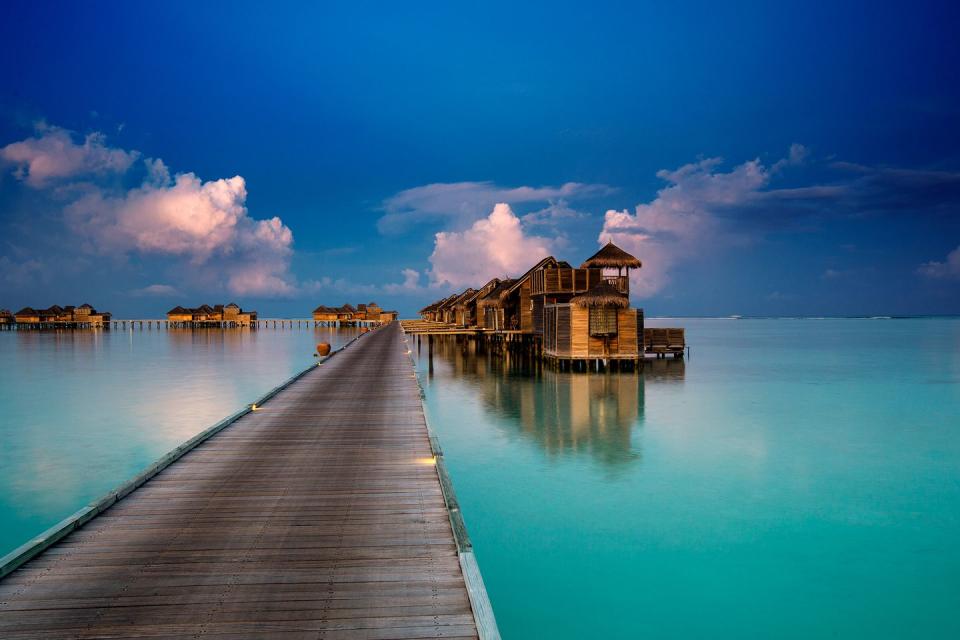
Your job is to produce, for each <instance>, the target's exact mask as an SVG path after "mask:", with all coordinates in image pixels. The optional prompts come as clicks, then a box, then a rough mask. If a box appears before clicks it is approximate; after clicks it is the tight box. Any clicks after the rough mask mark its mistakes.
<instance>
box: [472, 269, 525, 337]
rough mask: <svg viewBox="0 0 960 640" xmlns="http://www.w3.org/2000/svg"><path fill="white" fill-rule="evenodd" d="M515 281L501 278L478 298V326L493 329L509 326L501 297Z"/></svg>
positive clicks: (499, 329)
mask: <svg viewBox="0 0 960 640" xmlns="http://www.w3.org/2000/svg"><path fill="white" fill-rule="evenodd" d="M514 282H516V280H513V279H511V278H506V279H504V280H501V281H500V282H498V283H497V285H496V286H495V287H494V288H493V289H491V290H490V292H489V293H487V294H486V295H483V296H480V297H479V298H478V299H477V326H479V327H481V328H483V329H490V330H493V331H502V330H505V329H506V328H507V321H506V313H505V311H504V307H503V305H502V304H501V297H502V296H503V294H504V293H505V292H506V291H507V289H509V288H510V287H512V286H513V283H514Z"/></svg>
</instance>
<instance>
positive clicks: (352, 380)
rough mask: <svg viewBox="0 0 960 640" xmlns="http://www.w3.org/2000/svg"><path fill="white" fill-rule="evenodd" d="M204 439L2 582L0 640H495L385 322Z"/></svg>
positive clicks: (451, 500)
mask: <svg viewBox="0 0 960 640" xmlns="http://www.w3.org/2000/svg"><path fill="white" fill-rule="evenodd" d="M212 433H213V434H212V435H209V437H207V436H203V437H201V438H199V439H198V442H197V443H196V446H194V447H193V448H190V449H189V450H188V451H187V452H186V453H183V454H182V455H180V454H177V455H174V456H173V457H172V458H171V459H172V460H173V461H172V462H170V463H169V465H168V466H164V465H166V464H167V463H164V464H162V465H161V470H159V471H158V472H156V474H155V475H152V477H151V478H150V479H149V480H148V481H145V482H144V483H143V484H142V485H141V486H139V488H136V489H135V490H133V491H132V492H130V493H129V495H127V496H126V497H123V498H122V500H119V502H116V503H115V504H112V506H110V504H111V502H113V501H115V499H116V498H114V500H111V499H110V498H109V497H108V499H107V500H106V502H101V503H98V504H96V505H93V506H92V507H93V508H94V510H95V511H96V512H99V511H102V513H99V515H96V517H90V516H89V514H88V515H82V514H84V512H83V511H81V512H78V515H77V516H75V518H76V520H75V521H74V522H73V524H72V525H71V524H70V522H66V523H64V525H63V526H64V527H66V528H67V529H68V530H69V529H75V530H73V531H72V532H71V533H69V534H68V535H66V536H65V537H63V538H62V539H61V540H60V541H59V542H57V543H55V544H53V545H52V546H50V547H49V548H47V549H46V551H44V552H42V553H41V554H39V555H36V557H33V558H32V559H30V560H29V561H27V562H26V563H25V564H23V565H22V566H20V568H18V569H16V570H15V571H13V572H12V573H10V575H8V576H7V577H6V578H5V579H3V580H2V581H0V637H2V638H4V639H6V640H14V639H19V638H93V637H96V638H120V637H141V638H146V637H151V638H188V637H189V638H207V637H210V638H255V637H256V638H263V637H275V636H276V637H283V638H323V639H335V638H428V637H429V638H438V637H440V638H476V637H480V638H499V635H498V634H497V631H496V625H495V622H493V618H492V613H491V611H490V608H489V601H488V600H487V598H486V593H485V591H484V590H483V583H482V580H480V578H479V572H478V571H477V569H476V563H475V560H474V559H473V555H472V550H471V548H470V546H469V541H468V540H467V539H466V537H465V530H464V528H463V526H462V520H461V519H460V517H459V509H458V508H457V507H456V500H455V497H454V496H453V494H452V491H451V490H450V486H449V480H448V476H447V475H446V473H445V472H444V469H443V466H442V455H440V452H439V451H438V448H437V447H436V445H435V443H433V442H432V440H431V438H430V437H429V435H428V428H427V425H426V421H425V417H424V413H423V408H422V404H421V400H420V390H419V387H418V384H417V380H416V376H415V375H414V372H413V369H412V366H411V361H410V356H409V351H408V348H407V345H406V341H405V339H404V337H403V334H402V332H401V328H400V325H399V324H398V323H392V324H390V325H387V326H386V327H383V328H381V329H379V330H376V331H373V332H371V333H368V334H365V335H363V336H362V337H361V338H359V339H358V340H356V341H355V342H354V343H353V344H352V345H351V346H350V347H348V348H347V349H345V350H343V351H342V352H340V353H338V354H336V355H335V356H334V357H332V358H330V359H328V360H327V361H325V362H324V363H323V364H321V365H320V366H315V367H313V368H312V369H311V370H310V371H308V372H307V373H305V374H303V375H302V376H301V377H299V379H297V380H296V381H295V382H292V383H291V384H290V385H289V386H287V387H286V388H285V389H283V390H282V391H279V392H278V393H277V394H276V395H275V396H273V397H272V398H271V399H270V400H268V401H267V402H266V403H265V404H262V405H261V406H255V407H254V408H253V410H252V411H250V410H248V411H246V412H243V413H242V415H240V416H239V417H236V418H235V419H233V418H231V420H230V424H229V426H224V425H221V426H220V427H217V428H215V429H214V430H213V432H212ZM191 446H192V445H191ZM124 492H125V491H124ZM121 493H123V492H121ZM104 505H107V506H104ZM84 521H86V523H85V524H83V522H84ZM48 535H49V536H50V540H56V538H57V536H58V535H60V534H57V533H56V532H55V531H51V532H48ZM35 542H36V545H39V547H42V546H44V545H43V544H42V541H35ZM36 545H35V546H34V547H33V549H34V550H35V549H36V548H38V547H37V546H36ZM22 549H26V550H24V551H22V552H21V553H22V554H24V556H25V557H26V556H29V555H31V554H32V553H33V551H31V550H30V548H29V545H26V546H25V547H24V548H22ZM14 555H15V554H11V556H14ZM11 556H7V558H5V559H3V561H6V562H8V564H9V563H11V560H10V558H11ZM3 561H0V564H2V562H3ZM18 562H19V560H16V559H14V561H13V564H16V563H18ZM9 566H13V565H12V564H11V565H9ZM2 571H3V567H2V566H0V572H2ZM0 575H2V573H0Z"/></svg>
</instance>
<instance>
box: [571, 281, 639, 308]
mask: <svg viewBox="0 0 960 640" xmlns="http://www.w3.org/2000/svg"><path fill="white" fill-rule="evenodd" d="M570 302H571V303H572V304H575V305H577V306H578V307H584V308H587V307H619V308H621V309H625V308H627V307H629V306H630V299H629V298H627V296H625V295H623V294H622V293H620V292H619V291H618V290H617V288H616V287H614V286H613V285H612V284H610V283H609V282H602V281H601V282H598V283H597V284H595V285H593V286H592V287H590V290H589V291H587V292H586V293H581V294H580V295H578V296H576V297H575V298H573V299H571V300H570Z"/></svg>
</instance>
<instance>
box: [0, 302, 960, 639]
mask: <svg viewBox="0 0 960 640" xmlns="http://www.w3.org/2000/svg"><path fill="white" fill-rule="evenodd" d="M648 324H649V325H656V324H659V325H664V326H668V325H674V326H676V325H678V324H680V325H683V326H686V327H687V335H688V341H689V342H690V343H691V344H692V354H691V358H690V359H689V360H688V361H686V362H683V361H678V362H673V361H669V360H667V361H659V362H655V363H649V364H648V366H647V368H646V369H645V370H644V372H643V373H638V374H626V373H621V374H612V375H606V374H567V373H564V374H557V373H554V372H553V371H550V370H545V371H539V372H537V371H530V370H529V368H525V367H524V366H523V365H524V363H523V362H522V361H516V360H513V361H511V362H509V363H505V362H503V361H502V360H500V359H499V358H491V357H489V356H488V355H485V354H483V353H479V354H478V353H476V349H475V346H474V345H471V344H470V343H456V342H455V341H453V340H446V341H439V340H438V341H437V342H436V344H435V348H434V356H433V358H432V361H433V365H432V371H431V366H430V358H429V357H428V353H429V349H428V345H427V342H426V341H424V342H423V343H422V344H421V345H420V348H419V349H418V348H417V346H416V342H414V343H413V344H414V355H415V356H417V358H418V368H419V375H420V377H421V380H422V383H423V385H424V388H425V391H426V397H427V409H428V413H429V417H430V421H431V425H432V427H433V429H434V430H435V431H436V432H437V434H438V435H439V436H440V440H441V443H442V445H443V449H444V452H445V457H446V460H447V464H448V466H449V467H450V470H451V475H452V477H453V482H454V485H455V487H456V491H457V495H458V498H459V500H460V502H461V503H462V505H463V510H464V514H465V517H466V521H467V526H468V528H469V530H470V535H471V537H472V539H473V542H474V545H475V549H476V551H477V555H478V558H479V561H480V567H481V570H482V572H483V576H484V579H485V581H486V584H487V587H488V590H489V593H490V598H491V600H492V602H493V605H494V608H495V610H496V614H497V618H498V622H499V624H500V628H501V631H502V632H503V634H504V636H505V637H507V638H634V637H651V638H705V637H709V638H726V637H731V638H733V637H735V638H820V637H838V638H865V637H869V638H956V637H960V618H958V616H957V615H956V612H957V611H958V610H960V549H958V545H957V540H960V320H955V319H923V320H921V319H916V320H738V321H734V320H689V319H684V320H678V321H671V320H663V321H648ZM353 335H354V334H353V332H348V331H344V332H336V331H334V330H328V329H319V330H314V329H302V330H297V329H294V330H289V329H287V330H274V329H269V330H259V331H247V330H237V331H226V332H223V331H219V330H214V331H196V332H190V331H171V332H165V331H155V330H154V331H152V332H150V331H140V330H136V331H133V332H124V331H111V332H86V331H82V332H65V333H37V332H22V333H8V332H0V400H2V405H0V406H2V408H3V419H2V420H0V553H3V552H6V551H8V550H9V549H12V548H13V547H15V546H17V545H18V544H20V543H22V542H24V541H25V540H27V539H28V538H29V537H31V536H33V535H35V534H37V533H39V532H40V531H42V530H43V529H45V528H46V527H48V526H49V525H51V524H53V523H55V522H57V521H58V520H60V519H61V518H63V517H65V516H67V515H69V514H70V513H72V512H73V511H75V510H76V509H78V508H79V507H81V506H83V505H84V504H86V503H87V502H89V501H90V500H91V499H94V498H96V497H99V496H100V495H102V494H103V493H105V492H106V491H107V490H109V489H111V488H112V487H114V486H115V485H117V484H119V483H120V482H122V481H123V480H126V479H127V478H129V477H130V476H132V475H134V474H135V473H137V472H138V471H140V470H141V469H142V468H143V467H145V466H146V465H148V464H149V463H150V462H152V461H153V460H155V459H156V458H157V457H159V456H160V455H162V454H163V453H165V452H166V451H168V450H170V449H171V448H173V447H174V446H175V445H177V444H179V443H180V442H182V441H183V440H185V439H187V438H189V437H190V436H192V435H193V434H195V433H197V432H198V431H200V430H202V429H203V428H205V427H206V426H208V425H210V424H212V423H214V422H216V421H217V420H219V419H220V418H222V417H224V416H226V415H228V414H230V413H232V412H233V411H235V410H237V409H239V408H240V407H241V406H243V405H244V404H246V403H249V402H250V401H252V400H253V399H255V398H256V397H257V396H258V395H260V394H261V393H263V392H265V391H267V390H269V389H271V388H272V387H273V386H275V385H276V384H278V383H279V382H281V381H282V380H284V379H286V378H287V377H289V376H290V375H291V374H293V373H295V372H296V371H299V370H301V369H302V368H304V367H306V366H308V365H309V364H310V362H311V361H312V357H311V355H312V353H313V345H314V343H316V342H318V341H328V342H332V343H334V345H335V346H336V345H337V344H340V343H342V342H344V341H346V340H347V339H349V338H351V337H352V336H353Z"/></svg>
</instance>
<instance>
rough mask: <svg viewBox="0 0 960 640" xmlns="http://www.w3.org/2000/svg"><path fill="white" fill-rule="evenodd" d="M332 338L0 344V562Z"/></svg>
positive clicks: (184, 336)
mask: <svg viewBox="0 0 960 640" xmlns="http://www.w3.org/2000/svg"><path fill="white" fill-rule="evenodd" d="M354 335H355V331H354V330H348V329H343V330H336V329H314V328H312V327H311V328H309V329H258V330H248V329H236V330H229V331H221V330H197V331H189V330H170V331H158V330H153V331H147V330H139V329H137V330H134V331H122V330H111V331H63V332H46V331H44V332H40V331H3V332H0V407H2V411H3V414H2V419H0V555H3V554H5V553H7V552H8V551H10V550H12V549H13V548H15V547H17V546H19V545H20V544H22V543H24V542H26V541H27V540H28V539H29V538H31V537H32V536H35V535H37V534H38V533H40V532H41V531H43V530H45V529H46V528H48V527H49V526H51V525H53V524H55V523H56V522H59V521H60V520H61V519H63V518H65V517H66V516H68V515H70V514H71V513H73V512H74V511H76V510H77V509H79V508H81V507H83V506H84V505H86V504H87V503H89V502H90V501H91V500H94V499H96V498H98V497H100V496H101V495H103V494H105V493H106V492H107V491H109V490H110V489H112V488H114V487H115V486H117V485H119V484H120V483H122V482H123V481H125V480H127V479H128V478H130V477H132V476H134V475H136V474H137V473H139V472H140V471H141V470H143V469H144V468H145V467H147V466H148V465H149V464H150V463H152V462H153V461H154V460H156V459H157V458H159V457H160V456H161V455H163V454H164V453H166V452H167V451H169V450H171V449H173V448H174V447H176V446H177V445H178V444H180V443H181V442H183V441H185V440H187V439H188V438H190V437H191V436H193V435H194V434H196V433H198V432H200V431H202V430H203V429H205V428H206V427H208V426H210V425H211V424H213V423H215V422H217V421H218V420H220V419H221V418H223V417H225V416H227V415H230V414H231V413H233V412H234V411H237V410H239V409H241V408H242V407H243V406H244V405H246V404H249V403H250V402H252V401H254V400H256V399H257V398H258V397H259V396H260V395H262V394H263V393H265V392H267V391H269V390H270V389H272V388H273V387H275V386H276V385H277V384H279V383H281V382H283V381H284V380H286V379H287V378H289V377H290V376H291V375H293V374H294V373H296V372H298V371H301V370H303V369H304V368H306V367H307V366H309V365H310V364H311V362H313V361H314V359H313V353H314V351H315V350H314V346H315V345H316V343H317V342H330V343H331V345H332V346H333V347H334V348H336V347H337V346H339V345H340V344H342V343H343V342H346V341H347V340H349V339H350V338H352V337H353V336H354Z"/></svg>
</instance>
